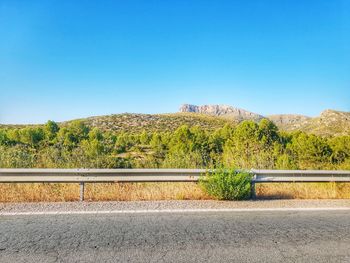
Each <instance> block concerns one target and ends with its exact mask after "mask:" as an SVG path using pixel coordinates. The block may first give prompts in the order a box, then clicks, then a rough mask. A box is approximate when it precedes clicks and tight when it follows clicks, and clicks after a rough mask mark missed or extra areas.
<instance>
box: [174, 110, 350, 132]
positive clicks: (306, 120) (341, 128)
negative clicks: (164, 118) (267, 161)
mask: <svg viewBox="0 0 350 263" xmlns="http://www.w3.org/2000/svg"><path fill="white" fill-rule="evenodd" d="M179 111H180V112H191V113H201V114H207V115H211V116H217V117H225V118H228V119H230V120H233V121H239V122H240V121H244V120H253V121H260V120H261V119H263V118H266V119H269V120H271V121H272V122H274V123H275V124H276V125H277V126H278V128H279V129H280V130H284V131H304V132H307V133H313V134H317V135H323V136H333V135H349V134H350V112H344V111H336V110H330V109H328V110H325V111H323V112H321V114H320V116H319V117H314V118H313V117H309V116H305V115H299V114H276V115H269V116H263V115H260V114H258V113H253V112H250V111H247V110H244V109H241V108H236V107H233V106H229V105H202V106H198V105H192V104H183V105H181V107H180V110H179Z"/></svg>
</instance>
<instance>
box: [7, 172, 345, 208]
mask: <svg viewBox="0 0 350 263" xmlns="http://www.w3.org/2000/svg"><path fill="white" fill-rule="evenodd" d="M206 172H208V171H207V170H205V169H0V183H80V200H81V201H83V200H84V183H103V182H197V181H198V179H199V177H200V176H201V175H204V174H205V173H206ZM209 172H210V171H209ZM250 172H251V173H252V174H253V179H252V196H253V197H255V184H256V183H285V182H287V183H288V182H289V183H290V182H300V183H310V182H350V171H331V170H330V171H324V170H255V169H252V170H250Z"/></svg>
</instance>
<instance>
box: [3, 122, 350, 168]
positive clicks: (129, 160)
mask: <svg viewBox="0 0 350 263" xmlns="http://www.w3.org/2000/svg"><path fill="white" fill-rule="evenodd" d="M0 167H1V168H214V167H229V168H231V167H235V168H243V169H250V168H255V169H350V134H349V135H347V136H336V137H321V136H316V135H313V134H307V133H304V132H300V131H298V132H292V133H287V132H283V131H279V130H278V128H277V127H276V125H275V124H274V123H273V122H271V121H269V120H267V119H263V120H261V121H260V122H259V123H256V122H253V121H243V122H241V123H240V124H238V125H229V124H226V125H225V126H223V127H222V128H219V129H216V130H215V131H208V130H204V129H202V128H201V127H199V126H193V127H189V126H187V125H183V126H181V127H179V128H177V129H176V130H175V131H167V130H164V131H163V132H146V131H143V132H139V133H131V132H125V131H122V132H113V131H101V130H99V129H98V128H90V126H87V125H86V124H84V122H83V121H73V122H71V123H69V124H68V125H64V126H62V125H60V124H58V123H56V122H54V121H48V122H47V123H46V124H45V125H41V126H34V127H31V126H28V127H23V128H1V129H0Z"/></svg>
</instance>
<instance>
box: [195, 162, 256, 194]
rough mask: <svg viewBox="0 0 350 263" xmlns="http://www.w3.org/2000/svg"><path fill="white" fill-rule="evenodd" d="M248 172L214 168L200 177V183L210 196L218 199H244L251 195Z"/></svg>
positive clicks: (250, 177)
mask: <svg viewBox="0 0 350 263" xmlns="http://www.w3.org/2000/svg"><path fill="white" fill-rule="evenodd" d="M251 179H252V175H251V174H250V173H249V172H245V171H238V170H235V169H223V168H221V169H215V170H213V172H211V173H207V175H206V176H204V177H202V178H201V179H200V185H201V186H202V187H203V189H204V190H205V191H206V192H207V193H208V194H209V195H211V196H213V197H215V198H217V199H220V200H244V199H248V198H250V196H251V189H250V187H251Z"/></svg>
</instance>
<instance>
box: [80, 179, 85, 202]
mask: <svg viewBox="0 0 350 263" xmlns="http://www.w3.org/2000/svg"><path fill="white" fill-rule="evenodd" d="M79 184H80V199H79V200H80V202H82V201H84V191H85V184H84V182H80V183H79Z"/></svg>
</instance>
